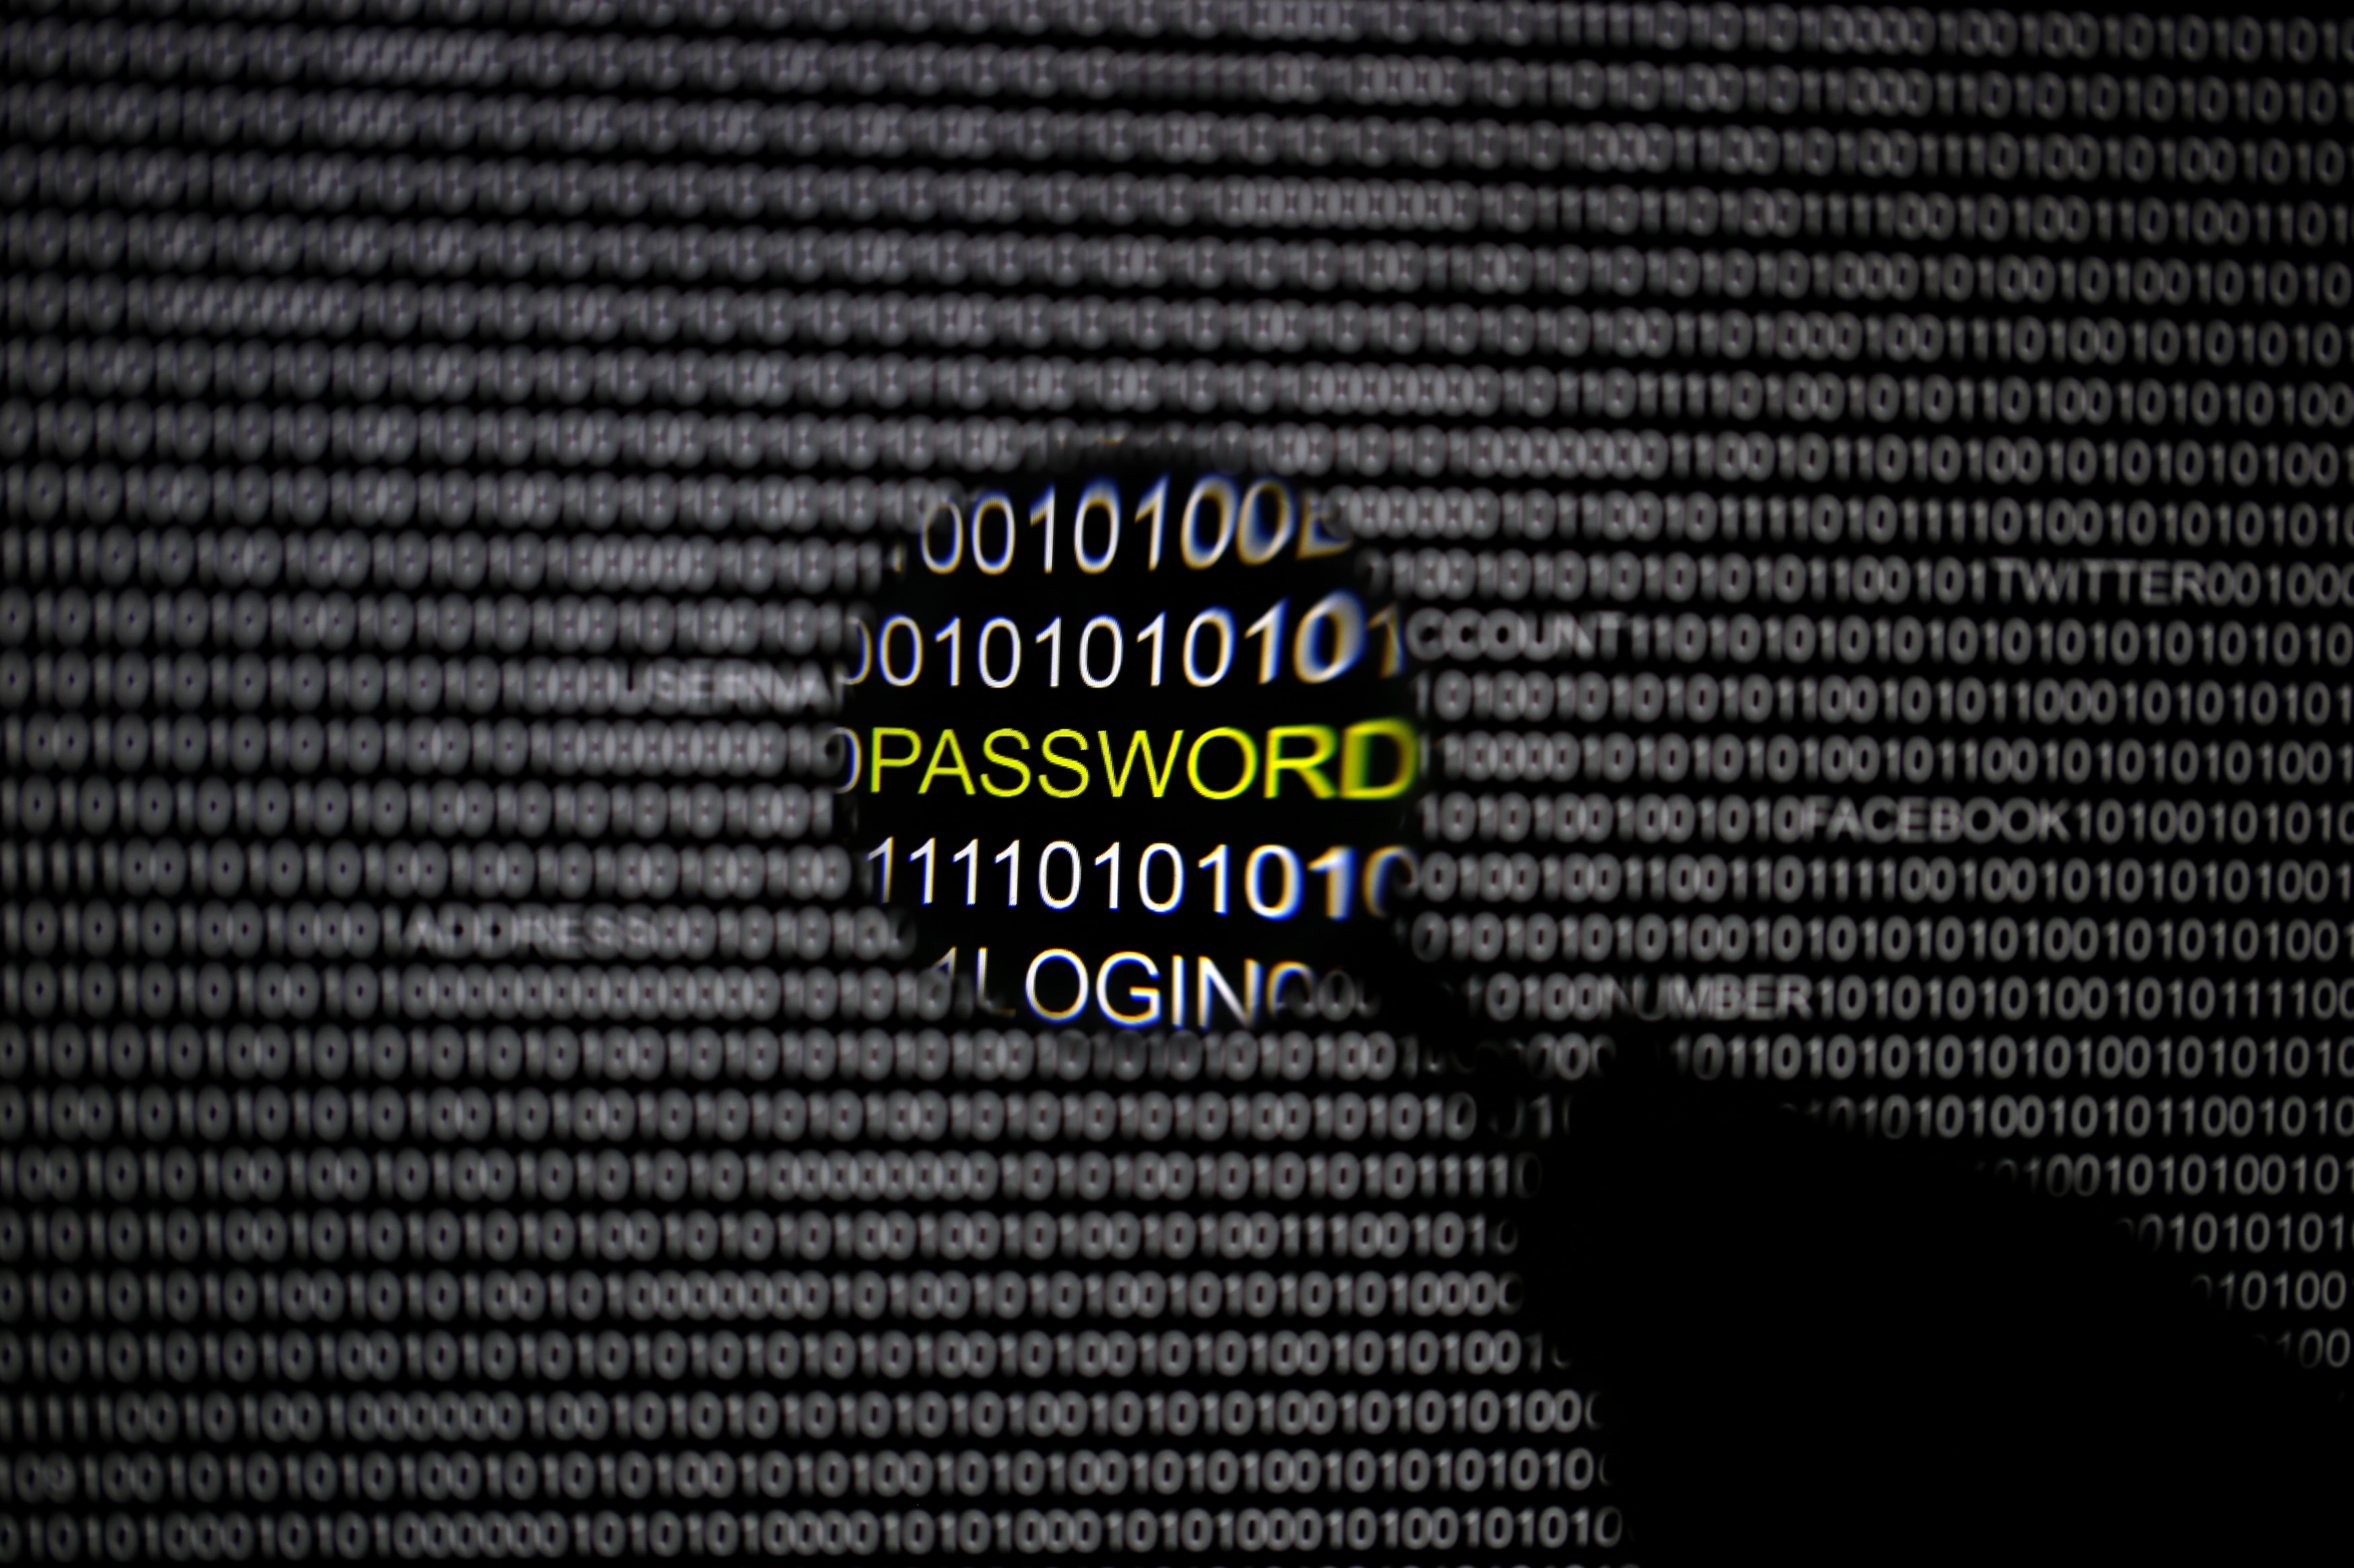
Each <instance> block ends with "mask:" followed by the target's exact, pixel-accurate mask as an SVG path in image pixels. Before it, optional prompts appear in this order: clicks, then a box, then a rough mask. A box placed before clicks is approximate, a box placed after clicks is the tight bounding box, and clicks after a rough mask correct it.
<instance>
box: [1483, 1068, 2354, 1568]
mask: <svg viewBox="0 0 2354 1568" xmlns="http://www.w3.org/2000/svg"><path fill="white" fill-rule="evenodd" d="M1641 1028H1642V1026H1639V1025H1638V1026H1637V1029H1636V1030H1635V1031H1633V1032H1631V1033H1621V1034H1620V1038H1621V1041H1622V1044H1623V1046H1624V1054H1623V1055H1622V1058H1621V1065H1620V1066H1619V1067H1618V1069H1617V1071H1616V1072H1615V1073H1614V1075H1613V1076H1612V1079H1611V1080H1610V1081H1609V1082H1608V1083H1606V1084H1605V1085H1603V1086H1598V1087H1594V1088H1591V1089H1585V1090H1581V1092H1580V1093H1579V1094H1578V1096H1577V1097H1576V1100H1575V1107H1574V1111H1573V1115H1572V1124H1571V1127H1570V1133H1569V1137H1568V1139H1566V1141H1565V1143H1563V1144H1559V1145H1556V1146H1554V1148H1555V1152H1554V1153H1553V1154H1550V1155H1549V1156H1548V1171H1547V1178H1546V1181H1545V1187H1544V1192H1543V1196H1542V1197H1541V1198H1540V1199H1539V1201H1537V1202H1534V1203H1532V1204H1530V1205H1529V1207H1528V1223H1529V1224H1530V1227H1531V1230H1530V1236H1529V1240H1530V1243H1531V1245H1530V1247H1529V1249H1528V1255H1529V1258H1528V1261H1529V1267H1530V1271H1531V1273H1532V1276H1534V1278H1533V1279H1532V1296H1533V1299H1534V1301H1535V1303H1536V1304H1537V1308H1536V1309H1537V1310H1538V1311H1540V1312H1545V1313H1548V1314H1557V1315H1558V1316H1557V1319H1556V1322H1557V1328H1558V1331H1559V1332H1560V1333H1561V1334H1562V1336H1563V1339H1564V1342H1565V1343H1567V1344H1568V1345H1570V1346H1571V1347H1573V1354H1575V1355H1576V1356H1577V1358H1578V1359H1577V1361H1576V1362H1575V1369H1574V1376H1575V1381H1576V1382H1577V1383H1578V1384H1579V1385H1580V1386H1581V1387H1596V1386H1598V1387H1600V1388H1602V1389H1603V1390H1605V1391H1606V1393H1605V1397H1604V1402H1603V1416H1604V1419H1605V1422H1606V1433H1605V1435H1604V1436H1605V1437H1606V1441H1607V1444H1608V1447H1609V1450H1610V1452H1611V1454H1612V1456H1613V1459H1612V1478H1613V1480H1614V1482H1615V1483H1616V1487H1615V1491H1616V1493H1617V1496H1615V1497H1614V1498H1613V1499H1611V1500H1613V1501H1617V1502H1618V1503H1619V1504H1620V1505H1621V1506H1623V1507H1625V1508H1626V1509H1627V1511H1628V1518H1629V1524H1630V1528H1629V1534H1628V1543H1627V1546H1626V1548H1625V1549H1624V1554H1625V1555H1626V1556H1627V1557H1628V1558H1629V1559H1631V1560H1633V1561H1637V1562H1640V1563H1644V1564H1646V1565H1647V1568H1681V1565H1685V1564H1690V1565H1693V1568H1708V1565H1712V1564H1718V1563H1735V1562H1743V1561H1752V1562H1758V1561H1804V1562H1807V1563H1812V1564H1826V1565H1827V1564H1844V1563H1873V1564H1898V1563H1901V1564H1921V1563H2003V1564H2009V1565H2019V1564H2033V1563H2072V1564H2081V1563H2133V1564H2159V1563H2265V1564H2278V1563H2324V1562H2327V1563H2344V1562H2346V1561H2347V1560H2348V1555H2349V1547H2354V1523H2349V1513H2348V1506H2347V1505H2348V1503H2349V1499H2354V1445H2350V1444H2349V1441H2348V1437H2347V1423H2346V1421H2345V1419H2344V1417H2345V1414H2346V1411H2345V1409H2344V1407H2343V1405H2342V1404H2338V1403H2337V1402H2336V1401H2335V1400H2334V1399H2333V1398H2331V1397H2330V1396H2329V1395H2328V1394H2327V1392H2326V1384H2325V1383H2322V1382H2320V1381H2317V1380H2315V1379H2312V1378H2310V1377H2308V1376H2306V1375H2304V1374H2299V1373H2296V1372H2292V1371H2291V1370H2289V1369H2287V1368H2286V1367H2285V1365H2284V1364H2283V1362H2282V1360H2281V1358H2280V1355H2279V1353H2278V1352H2277V1351H2275V1350H2274V1349H2271V1348H2268V1347H2266V1346H2264V1345H2262V1344H2260V1343H2259V1342H2258V1341H2257V1339H2256V1330H2257V1328H2258V1326H2259V1325H2260V1323H2261V1322H2263V1321H2264V1319H2258V1318H2253V1317H2249V1316H2245V1315H2239V1316H2227V1315H2225V1314H2223V1313H2221V1311H2218V1310H2215V1309H2213V1308H2208V1307H2207V1306H2205V1305H2204V1304H2203V1303H2202V1302H2201V1301H2200V1299H2199V1298H2198V1296H2197V1293H2196V1291H2195V1288H2194V1287H2190V1286H2188V1285H2187V1284H2186V1277H2187V1276H2188V1275H2190V1273H2192V1272H2194V1271H2195V1270H2194V1269H2193V1268H2192V1267H2191V1266H2190V1265H2189V1260H2186V1259H2179V1258H2175V1257H2171V1256H2168V1257H2164V1258H2158V1257H2152V1256H2150V1255H2147V1254H2145V1253H2143V1252H2142V1251H2141V1250H2139V1249H2138V1248H2137V1246H2136V1245H2134V1244H2133V1243H2132V1242H2131V1241H2130V1240H2129V1239H2128V1238H2127V1237H2126V1235H2125V1234H2123V1233H2122V1231H2121V1230H2119V1229H2118V1228H2116V1226H2115V1222H2114V1221H2113V1220H2110V1221H2104V1220H2101V1219H2098V1218H2095V1217H2094V1216H2093V1214H2092V1213H2090V1210H2091V1208H2092V1205H2091V1204H2088V1203H2087V1204H2077V1205H2075V1206H2073V1207H2072V1206H2071V1205H2070V1204H2069V1203H2067V1202H2065V1201H2061V1200H2053V1199H2049V1198H2039V1197H2036V1196H2033V1195H2031V1194H2029V1193H2027V1192H2022V1191H2020V1190H2018V1189H2016V1188H2013V1187H2010V1186H2009V1185H2006V1184H2002V1183H1999V1182H1998V1181H1994V1180H1993V1179H1991V1178H1989V1177H1983V1176H1979V1175H1977V1174H1975V1173H1973V1172H1972V1171H1969V1170H1967V1168H1965V1167H1964V1166H1963V1165H1962V1164H1961V1162H1959V1161H1957V1160H1951V1159H1950V1158H1941V1157H1940V1156H1939V1153H1938V1152H1937V1151H1935V1150H1925V1149H1923V1148H1921V1147H1918V1146H1914V1145H1904V1144H1890V1143H1885V1142H1872V1141H1867V1140H1865V1139H1861V1138H1858V1137H1854V1136H1851V1135H1835V1134H1832V1133H1829V1132H1826V1131H1823V1130H1820V1129H1819V1128H1815V1127H1813V1126H1810V1125H1808V1123H1806V1122H1805V1121H1803V1120H1802V1119H1801V1118H1798V1117H1797V1116H1795V1115H1789V1114H1786V1113H1782V1112H1779V1111H1777V1110H1776V1109H1774V1108H1773V1107H1771V1106H1770V1105H1769V1104H1767V1103H1766V1102H1765V1101H1764V1100H1762V1099H1758V1098H1753V1097H1744V1096H1742V1095H1740V1094H1738V1093H1737V1092H1736V1093H1728V1092H1726V1091H1725V1090H1724V1089H1723V1088H1722V1087H1716V1086H1712V1087H1711V1088H1708V1089H1705V1090H1703V1089H1702V1088H1701V1087H1699V1086H1694V1085H1691V1084H1689V1083H1686V1082H1680V1081H1678V1080H1676V1079H1674V1078H1673V1077H1672V1076H1671V1075H1670V1073H1669V1071H1668V1070H1667V1068H1666V1066H1665V1065H1664V1059H1663V1057H1662V1055H1661V1054H1660V1052H1661V1048H1662V1047H1663V1046H1664V1044H1665V1041H1664V1039H1645V1038H1643V1037H1642V1035H1641ZM1548 1259H1550V1260H1553V1269H1554V1270H1556V1271H1557V1272H1554V1273H1553V1276H1552V1277H1550V1278H1548V1277H1545V1274H1546V1262H1545V1260H1548ZM2231 1266H2232V1264H2231V1263H2230V1262H2229V1261H2226V1260H2224V1259H2222V1258H2221V1257H2218V1258H2217V1259H2215V1260H2214V1268H2215V1271H2217V1272H2221V1270H2223V1269H2226V1268H2229V1267H2231Z"/></svg>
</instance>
